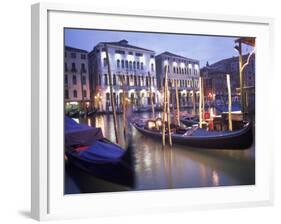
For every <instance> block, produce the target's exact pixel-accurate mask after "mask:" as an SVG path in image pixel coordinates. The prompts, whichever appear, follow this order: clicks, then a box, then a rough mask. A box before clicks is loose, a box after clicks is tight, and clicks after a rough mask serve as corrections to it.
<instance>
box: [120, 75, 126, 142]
mask: <svg viewBox="0 0 281 224" xmlns="http://www.w3.org/2000/svg"><path fill="white" fill-rule="evenodd" d="M121 80H122V81H121V82H122V89H123V94H122V112H123V121H122V123H123V134H124V138H125V139H126V97H125V86H124V85H125V84H124V82H125V80H124V76H122V78H121Z"/></svg>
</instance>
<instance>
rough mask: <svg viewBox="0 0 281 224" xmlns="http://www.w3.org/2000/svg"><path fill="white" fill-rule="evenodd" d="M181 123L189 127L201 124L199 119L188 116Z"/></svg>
mask: <svg viewBox="0 0 281 224" xmlns="http://www.w3.org/2000/svg"><path fill="white" fill-rule="evenodd" d="M180 121H181V122H182V123H183V124H184V125H186V126H188V127H189V126H192V125H195V124H198V123H199V119H198V118H196V117H188V116H186V117H183V118H181V119H180Z"/></svg>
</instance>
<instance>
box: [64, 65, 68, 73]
mask: <svg viewBox="0 0 281 224" xmlns="http://www.w3.org/2000/svg"><path fill="white" fill-rule="evenodd" d="M64 71H65V72H67V71H68V69H67V63H64Z"/></svg>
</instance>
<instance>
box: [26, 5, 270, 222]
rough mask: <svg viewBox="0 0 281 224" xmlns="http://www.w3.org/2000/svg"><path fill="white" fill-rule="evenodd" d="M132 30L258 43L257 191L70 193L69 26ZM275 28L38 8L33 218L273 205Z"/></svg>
mask: <svg viewBox="0 0 281 224" xmlns="http://www.w3.org/2000/svg"><path fill="white" fill-rule="evenodd" d="M94 18H95V20H94ZM101 20H102V21H103V23H100V22H99V21H101ZM93 21H96V22H93ZM128 21H131V23H129V22H128ZM148 22H149V23H148ZM132 23H133V24H134V27H135V28H136V30H141V31H144V30H146V31H155V30H157V31H163V32H164V31H165V30H166V31H167V29H169V28H170V29H173V32H175V33H177V32H186V27H187V26H189V32H190V33H196V34H210V35H225V34H228V35H233V36H239V35H246V34H247V35H248V36H251V35H252V36H256V37H257V45H258V48H257V53H256V68H257V72H256V97H257V102H256V111H257V112H256V124H257V125H256V184H255V185H254V186H236V187H218V188H198V189H197V188H196V189H193V188H192V189H175V190H159V191H140V192H120V193H99V194H83V195H64V194H63V189H62V186H63V172H64V170H63V103H62V102H63V75H61V76H60V74H63V73H62V72H63V69H62V68H63V63H62V60H63V54H62V52H63V46H64V45H63V38H61V37H62V33H63V27H76V28H101V26H102V28H103V29H107V28H111V29H112V28H114V29H116V30H118V29H119V30H132V29H133V28H132ZM147 24H150V25H149V27H148V26H147ZM273 24H274V21H273V19H271V18H260V17H248V16H231V15H214V14H202V13H190V12H169V11H155V10H152V11H144V10H130V11H127V10H126V9H100V8H99V9H98V8H96V7H94V6H81V5H63V4H50V3H38V4H35V5H32V40H31V42H32V149H31V154H32V169H31V177H32V183H31V193H32V197H31V214H32V217H33V218H34V219H37V220H49V219H61V218H81V217H99V216H112V215H126V214H128V213H130V214H136V213H138V214H140V213H153V212H167V211H185V210H188V209H206V208H222V207H246V206H259V205H271V204H272V203H273V184H272V183H273V156H272V154H273V145H272V144H273V143H272V141H270V134H269V133H265V132H264V131H262V130H266V129H267V128H269V124H270V123H273V122H274V120H273V118H272V117H267V118H266V119H263V118H265V116H266V114H267V113H266V108H268V107H269V105H270V103H271V101H268V100H267V98H266V95H265V94H263V92H264V91H269V90H270V80H269V79H267V78H266V77H265V76H263V75H262V74H265V73H269V74H272V72H271V71H272V65H271V61H270V59H271V58H272V56H273V54H272V50H273ZM183 27H185V28H183ZM169 31H171V30H169ZM261 55H262V56H261ZM261 60H262V61H261ZM185 199H186V200H185Z"/></svg>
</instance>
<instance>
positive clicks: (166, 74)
mask: <svg viewBox="0 0 281 224" xmlns="http://www.w3.org/2000/svg"><path fill="white" fill-rule="evenodd" d="M167 77H168V69H167V65H166V66H165V78H164V85H163V90H164V92H163V95H164V103H163V114H162V146H165V134H166V133H165V132H166V125H165V122H166V109H167V102H166V101H167V94H166V83H167Z"/></svg>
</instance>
